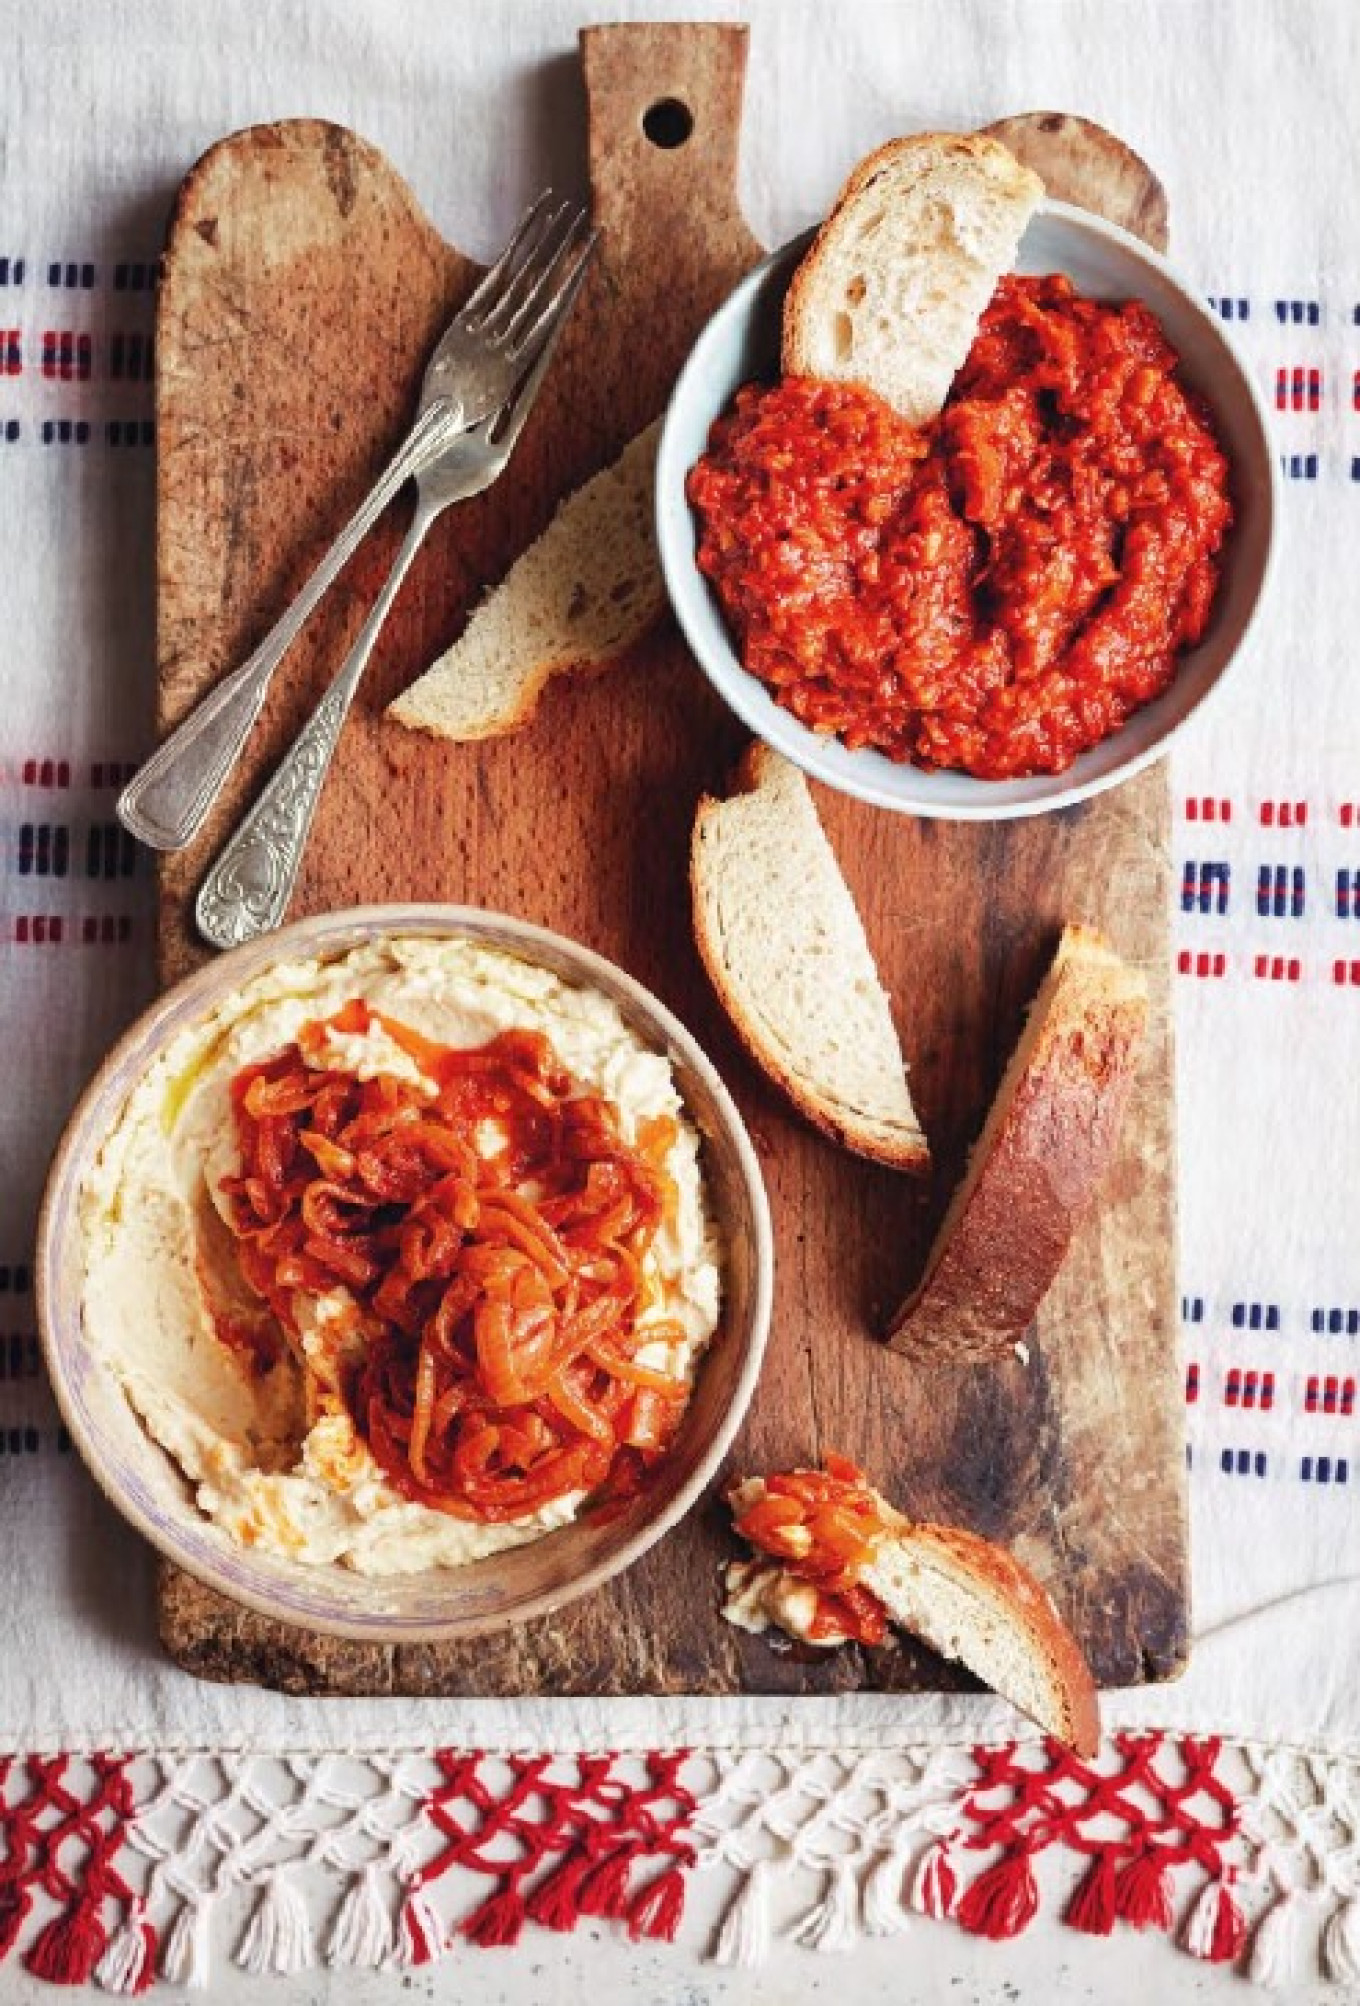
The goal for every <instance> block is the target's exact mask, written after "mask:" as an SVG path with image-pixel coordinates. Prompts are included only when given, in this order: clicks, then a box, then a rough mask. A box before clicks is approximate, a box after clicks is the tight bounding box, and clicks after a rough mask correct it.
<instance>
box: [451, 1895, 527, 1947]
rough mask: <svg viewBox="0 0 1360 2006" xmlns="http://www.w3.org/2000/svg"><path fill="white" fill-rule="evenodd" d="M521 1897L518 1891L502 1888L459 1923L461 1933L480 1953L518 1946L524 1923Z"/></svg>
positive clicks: (522, 1899) (522, 1898)
mask: <svg viewBox="0 0 1360 2006" xmlns="http://www.w3.org/2000/svg"><path fill="white" fill-rule="evenodd" d="M525 1920H526V1917H525V1910H524V1897H523V1895H521V1893H520V1891H519V1889H518V1888H514V1887H511V1888H502V1889H501V1891H500V1893H499V1894H494V1895H491V1896H490V1897H489V1898H488V1899H487V1900H486V1901H484V1902H483V1903H482V1905H481V1907H480V1908H476V1909H474V1910H473V1911H472V1914H471V1915H470V1916H469V1917H468V1918H467V1920H466V1922H465V1923H464V1924H463V1926H462V1927H463V1934H464V1936H465V1937H467V1939H468V1941H469V1942H470V1943H475V1944H478V1945H479V1946H480V1947H481V1949H483V1950H498V1949H500V1948H501V1947H502V1946H505V1947H506V1948H508V1947H509V1946H510V1945H511V1944H512V1943H518V1942H519V1939H520V1933H521V1931H522V1930H523V1928H524V1924H525Z"/></svg>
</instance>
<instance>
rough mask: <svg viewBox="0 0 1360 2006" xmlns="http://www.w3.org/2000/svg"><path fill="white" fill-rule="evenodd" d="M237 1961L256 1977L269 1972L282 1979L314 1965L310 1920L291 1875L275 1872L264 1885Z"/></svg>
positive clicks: (237, 1954) (237, 1953)
mask: <svg viewBox="0 0 1360 2006" xmlns="http://www.w3.org/2000/svg"><path fill="white" fill-rule="evenodd" d="M236 1962H237V1963H238V1964H239V1965H240V1966H241V1967H242V1969H243V1970H245V1971H249V1972H251V1973H252V1974H253V1975H254V1976H255V1977H257V1978H261V1977H263V1976H264V1975H265V1973H266V1972H270V1971H277V1972H280V1973H282V1974H283V1975H285V1976H286V1975H288V1974H289V1973H291V1972H295V1971H305V1970H306V1969H307V1967H308V1966H309V1965H310V1964H313V1963H314V1962H315V1951H314V1948H313V1944H312V1923H311V1917H310V1916H309V1915H308V1913H307V1903H306V1901H305V1900H304V1899H303V1896H302V1894H301V1892H300V1891H299V1889H298V1887H297V1886H296V1884H295V1882H294V1880H293V1877H292V1875H291V1874H288V1873H285V1872H284V1871H283V1870H282V1869H278V1870H276V1871H275V1872H274V1873H272V1874H271V1875H270V1877H269V1879H268V1880H267V1881H266V1882H265V1885H264V1892H263V1894H262V1895H261V1896H260V1899H259V1901H258V1902H257V1903H256V1905H255V1913H254V1914H253V1915H252V1916H251V1918H250V1922H249V1924H248V1926H247V1928H246V1933H245V1935H244V1936H243V1937H242V1938H241V1944H240V1948H239V1949H238V1950H237V1952H236Z"/></svg>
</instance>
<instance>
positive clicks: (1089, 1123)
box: [888, 926, 1148, 1364]
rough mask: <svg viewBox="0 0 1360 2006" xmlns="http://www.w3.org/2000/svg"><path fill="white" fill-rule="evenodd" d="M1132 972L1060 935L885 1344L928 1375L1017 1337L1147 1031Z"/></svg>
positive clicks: (1087, 935)
mask: <svg viewBox="0 0 1360 2006" xmlns="http://www.w3.org/2000/svg"><path fill="white" fill-rule="evenodd" d="M1147 1009H1148V991H1147V983H1146V981H1145V979H1144V977H1143V976H1142V975H1141V973H1140V972H1139V971H1138V970H1137V969H1135V968H1131V967H1130V966H1129V965H1128V963H1127V962H1124V961H1121V960H1120V958H1119V956H1118V955H1117V954H1116V953H1115V951H1114V949H1113V948H1112V947H1111V946H1110V945H1109V942H1108V941H1106V940H1104V939H1102V937H1101V936H1100V934H1098V933H1096V932H1094V931H1093V930H1092V929H1091V928H1090V927H1085V926H1068V927H1066V928H1064V930H1063V935H1062V939H1061V940H1060V941H1059V943H1058V951H1057V954H1056V955H1055V956H1054V959H1053V964H1052V966H1051V968H1050V969H1049V971H1048V974H1047V975H1046V976H1045V978H1044V981H1043V984H1042V986H1041V987H1040V989H1039V993H1038V995H1037V996H1036V997H1035V999H1034V1001H1033V1003H1032V1004H1031V1005H1030V1010H1029V1017H1028V1020H1027V1022H1026V1024H1025V1028H1024V1030H1023V1032H1022V1033H1021V1035H1020V1039H1019V1042H1018V1044H1017V1045H1016V1048H1015V1050H1014V1052H1013V1053H1012V1054H1011V1058H1010V1061H1009V1063H1008V1065H1007V1067H1006V1071H1005V1073H1004V1074H1003V1076H1002V1080H1001V1085H1000V1087H999V1088H998V1089H997V1094H996V1098H995V1100H994V1101H993V1103H992V1108H991V1112H990V1113H989V1114H988V1116H987V1120H986V1124H985V1125H984V1127H983V1130H982V1134H981V1135H980V1136H979V1138H978V1140H977V1142H976V1143H975V1144H974V1147H973V1153H972V1156H971V1157H970V1159H969V1163H968V1169H967V1172H966V1173H965V1175H964V1177H963V1180H962V1182H961V1183H960V1185H959V1187H958V1189H957V1191H956V1192H955V1193H954V1196H953V1198H952V1199H951V1201H950V1205H949V1209H948V1211H947V1212H946V1213H945V1216H944V1219H943V1221H942V1223H941V1226H940V1229H939V1232H938V1233H937V1234H936V1236H935V1240H934V1244H933V1245H932V1247H931V1249H930V1253H929V1256H928V1257H927V1260H926V1266H925V1273H924V1275H923V1276H922V1278H921V1282H920V1284H919V1286H918V1287H917V1288H916V1289H915V1290H914V1291H913V1293H912V1294H911V1295H910V1296H909V1297H908V1298H907V1301H906V1302H905V1303H904V1304H903V1306H902V1308H901V1310H900V1311H899V1312H898V1314H897V1316H896V1317H895V1318H894V1320H893V1323H892V1325H891V1328H890V1329H889V1331H888V1342H889V1343H890V1344H891V1345H893V1346H894V1347H895V1348H896V1349H897V1350H900V1351H905V1352H909V1353H910V1354H911V1355H912V1356H913V1357H916V1358H919V1359H921V1360H922V1361H923V1362H930V1363H950V1364H953V1363H967V1364H974V1363H981V1362H986V1361H988V1360H992V1359H998V1358H1002V1357H1005V1356H1007V1355H1008V1354H1009V1353H1010V1352H1011V1351H1012V1350H1013V1349H1014V1347H1015V1346H1016V1345H1017V1344H1018V1343H1019V1342H1020V1340H1021V1339H1022V1338H1023V1337H1024V1334H1025V1332H1026V1331H1027V1330H1028V1328H1029V1326H1030V1324H1031V1323H1032V1322H1033V1321H1034V1317H1035V1315H1036V1313H1037V1312H1038V1308H1039V1305H1040V1303H1041V1302H1042V1301H1043V1299H1044V1296H1045V1295H1046V1294H1047V1292H1048V1289H1049V1287H1050V1286H1051V1284H1052V1282H1053V1280H1054V1277H1055V1276H1056V1275H1057V1272H1058V1270H1059V1268H1060V1267H1061V1266H1062V1262H1063V1258H1064V1256H1065V1255H1066V1253H1067V1249H1068V1246H1069V1245H1070V1243H1071V1240H1072V1235H1073V1233H1074V1232H1075V1231H1076V1229H1077V1226H1078V1224H1079V1223H1080V1220H1081V1218H1082V1215H1083V1214H1084V1213H1085V1211H1086V1209H1087V1207H1088V1206H1089V1204H1090V1203H1091V1200H1092V1198H1093V1197H1094V1195H1095V1193H1096V1191H1097V1189H1098V1187H1099V1185H1100V1182H1101V1179H1102V1178H1103V1176H1104V1175H1105V1171H1106V1169H1107V1168H1108V1166H1109V1163H1110V1159H1111V1158H1112V1156H1113V1155H1114V1151H1115V1145H1116V1143H1117V1141H1118V1139H1119V1128H1120V1123H1121V1121H1122V1119H1123V1114H1124V1107H1125V1103H1126V1102H1127V1100H1128V1095H1129V1089H1130V1087H1131V1086H1132V1083H1133V1077H1134V1073H1135V1071H1136V1068H1137V1063H1138V1055H1139V1051H1140V1049H1141V1046H1142V1041H1143V1033H1144V1030H1145V1028H1146V1024H1147Z"/></svg>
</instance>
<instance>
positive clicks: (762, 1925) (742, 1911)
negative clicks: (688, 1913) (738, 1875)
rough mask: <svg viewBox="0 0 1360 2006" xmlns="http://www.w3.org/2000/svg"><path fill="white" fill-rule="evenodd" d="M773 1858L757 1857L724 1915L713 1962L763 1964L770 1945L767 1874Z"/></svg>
mask: <svg viewBox="0 0 1360 2006" xmlns="http://www.w3.org/2000/svg"><path fill="white" fill-rule="evenodd" d="M775 1871H776V1866H775V1862H774V1861H773V1860H757V1861H756V1862H755V1865H754V1866H753V1867H752V1868H751V1869H750V1871H749V1873H748V1874H747V1876H746V1880H745V1882H744V1883H743V1885H742V1886H741V1887H740V1888H739V1889H738V1890H737V1894H736V1896H735V1898H734V1900H733V1901H732V1903H731V1906H730V1907H729V1908H728V1911H727V1914H726V1915H725V1916H724V1917H723V1925H722V1928H721V1929H720V1930H719V1931H718V1940H717V1942H716V1943H715V1944H714V1946H713V1962H714V1963H715V1964H734V1965H736V1966H737V1967H738V1968H739V1969H740V1970H743V1971H748V1970H750V1969H752V1968H753V1967H754V1966H755V1965H757V1964H763V1963H764V1961H765V1958H766V1956H767V1955H768V1954H769V1948H770V1890H769V1882H770V1876H771V1875H772V1874H773V1873H774V1872H775Z"/></svg>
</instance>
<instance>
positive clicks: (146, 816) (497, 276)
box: [118, 189, 593, 850]
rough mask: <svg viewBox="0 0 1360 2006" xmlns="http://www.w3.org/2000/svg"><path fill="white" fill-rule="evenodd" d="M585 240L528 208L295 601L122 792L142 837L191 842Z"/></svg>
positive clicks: (481, 411)
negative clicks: (256, 730)
mask: <svg viewBox="0 0 1360 2006" xmlns="http://www.w3.org/2000/svg"><path fill="white" fill-rule="evenodd" d="M589 241H590V242H593V238H590V239H589ZM583 247H584V248H588V242H587V231H586V217H585V212H584V210H582V209H579V208H577V207H575V206H574V205H572V204H570V203H567V202H563V203H560V204H558V203H556V202H555V200H554V197H553V192H552V190H551V189H548V190H546V191H545V192H544V193H543V194H542V195H540V196H539V198H538V200H537V201H536V202H534V203H533V204H531V206H530V207H529V208H528V209H527V210H526V211H525V213H524V215H523V216H522V217H521V218H520V221H519V224H518V226H517V227H516V230H515V233H514V235H513V236H512V237H511V239H510V242H509V243H508V244H507V245H506V247H505V249H504V251H503V252H502V253H501V255H500V257H499V258H498V259H497V260H496V262H495V264H494V265H493V266H492V267H491V269H490V270H489V271H488V272H487V273H486V274H485V276H484V277H483V279H482V281H481V283H480V284H479V285H478V287H477V289H476V291H475V292H473V293H472V294H471V296H470V297H469V298H468V299H467V300H466V301H465V303H464V304H463V306H462V307H461V308H460V310H459V312H458V313H457V314H456V315H455V317H454V319H453V320H452V321H451V322H450V323H449V326H448V327H447V328H446V329H445V331H444V334H443V336H442V337H441V339H440V342H439V345H438V347H437V348H436V349H435V351H434V354H433V356H432V357H431V358H430V362H429V365H428V367H427V368H426V371H425V377H424V380H423V382H422V384H421V390H420V405H419V409H418V412H417V416H416V420H415V423H414V424H413V425H412V427H411V430H410V431H409V432H408V433H407V435H406V437H405V438H404V439H403V440H402V442H401V445H400V446H399V447H398V448H397V451H396V453H395V454H394V455H393V457H392V459H391V461H390V462H389V463H388V465H387V467H386V468H385V469H384V471H383V472H382V473H381V474H380V475H379V477H378V479H377V481H376V482H375V483H374V485H373V487H372V488H371V489H370V491H369V493H368V494H367V495H366V496H365V498H364V500H363V501H362V502H361V503H360V505H359V507H358V508H357V509H356V511H355V513H354V514H353V516H352V517H351V518H350V520H349V521H348V522H347V523H346V524H345V527H344V528H343V529H342V530H341V532H340V534H339V535H338V536H337V538H336V539H335V542H334V543H333V544H332V545H331V547H330V549H329V550H328V551H327V552H326V555H325V556H324V557H323V558H322V560H321V562H320V563H319V564H318V565H317V567H316V570H315V571H314V572H313V573H312V575H311V577H310V578H309V579H308V580H307V583H306V584H305V585H304V586H303V588H302V590H301V592H299V594H298V596H297V598H296V599H294V601H293V602H292V604H291V605H290V606H289V607H288V608H287V610H286V611H285V612H284V614H283V615H282V617H281V618H280V619H279V620H278V621H277V622H276V623H275V625H274V626H273V627H272V628H271V629H270V631H269V632H268V633H267V634H266V635H265V637H264V639H263V640H262V641H261V642H260V645H259V646H258V648H256V650H255V652H254V653H253V654H252V655H251V656H250V658H249V660H248V661H245V662H243V663H242V664H241V666H240V668H239V669H236V670H234V671H233V672H232V674H231V675H229V676H227V677H226V678H225V679H224V680H223V681H222V682H221V683H219V684H218V685H217V687H216V688H215V689H214V690H212V691H210V692H209V694H208V695H207V696H206V697H205V698H204V699H203V701H202V703H200V704H199V705H198V706H197V707H196V708H195V709H194V710H193V711H191V712H190V714H189V716H188V717H187V718H185V720H184V722H183V723H182V724H181V725H179V726H178V727H177V728H176V729H175V730H174V731H173V732H171V734H170V736H169V737H168V738H167V739H166V740H165V742H164V744H163V745H161V746H160V747H159V748H158V750H157V751H155V752H154V753H153V754H152V755H151V757H150V759H148V760H147V761H146V763H145V765H144V766H142V767H141V768H140V769H139V771H138V772H137V773H135V774H134V775H133V777H132V779H131V780H130V781H129V782H128V784H127V786H126V787H125V788H124V790H123V792H122V794H121V795H120V797H119V800H118V816H119V819H120V821H121V822H122V823H123V826H124V827H125V828H126V829H128V830H130V831H131V833H132V834H133V835H134V836H136V837H138V838H139V839H140V840H141V841H142V842H143V843H147V844H149V845H150V847H151V848H152V849H153V850H182V849H184V848H185V847H186V845H187V844H189V843H191V842H192V841H193V839H194V837H195V836H196V835H197V833H198V831H199V829H200V828H201V827H202V826H203V822H204V819H205V817H206V816H207V814H208V811H209V809H210V808H211V807H212V804H213V802H214V801H215V800H216V799H217V797H218V795H219V794H220V793H221V791H222V787H223V785H224V783H225V781H226V778H227V775H228V774H229V773H230V772H231V769H232V767H233V766H234V765H235V764H236V761H237V759H238V758H239V756H240V753H241V749H242V747H243V746H244V744H245V741H246V738H247V736H248V735H249V733H250V729H251V726H252V725H253V724H254V722H255V720H256V718H257V717H258V716H259V714H260V710H261V708H262V706H263V704H264V699H265V693H266V691H267V690H268V688H269V684H270V680H271V678H272V677H273V674H274V671H275V669H276V668H277V667H278V665H279V663H280V661H281V660H282V659H283V657H284V655H285V654H286V653H287V651H288V649H289V648H290V647H291V646H292V644H293V642H294V641H295V640H296V638H297V636H298V634H299V632H300V631H301V629H302V627H303V625H304V624H305V622H306V621H307V620H308V618H309V617H310V616H311V614H312V612H313V611H314V610H315V608H316V605H317V603H318V601H319V600H320V599H321V597H322V595H323V594H324V593H325V592H326V590H327V589H328V587H329V586H330V585H331V584H332V583H333V582H334V580H335V578H336V577H337V576H338V575H339V573H340V571H341V570H342V569H343V568H344V566H345V564H346V563H347V562H348V561H349V558H350V557H351V556H352V554H353V552H354V550H355V548H356V547H357V545H358V544H359V543H360V542H361V541H362V539H363V538H364V537H365V536H366V535H367V534H368V531H369V530H370V529H371V528H372V527H373V525H374V523H375V522H376V521H377V519H378V517H379V516H380V515H381V514H382V512H383V510H384V509H385V508H386V507H387V504H388V503H389V502H390V501H391V500H392V499H393V497H394V496H395V495H396V493H397V491H398V490H399V489H400V488H402V487H404V485H405V484H406V482H407V481H408V480H409V479H410V478H411V476H412V475H413V474H419V473H420V471H421V469H422V468H424V467H427V466H429V465H430V464H431V463H432V462H433V461H434V460H436V459H437V458H438V457H439V456H440V455H441V454H442V453H443V452H444V451H445V449H446V448H447V447H448V445H449V444H450V442H451V441H452V440H453V439H455V438H456V437H457V436H458V434H459V433H460V432H462V431H464V430H466V428H467V427H469V426H471V425H476V424H479V423H481V422H482V421H484V420H485V419H488V418H490V417H492V416H493V415H494V414H495V413H496V412H497V411H499V410H501V408H502V407H503V406H504V405H505V403H506V401H507V399H508V398H509V397H510V396H511V395H512V393H513V392H514V390H515V387H516V385H517V384H518V383H519V382H520V381H521V379H522V378H523V376H524V375H525V373H526V371H527V370H529V369H530V368H531V367H532V366H533V363H534V361H535V358H536V357H537V356H538V355H539V354H540V352H541V351H542V350H544V349H545V348H546V347H550V346H551V342H552V338H553V336H554V334H555V332H556V330H557V328H558V327H559V326H560V325H561V317H562V312H563V310H564V307H565V306H566V305H567V304H569V303H570V299H571V297H574V294H575V287H576V281H577V279H578V278H579V274H580V269H581V267H580V265H579V264H577V263H572V260H573V258H574V257H577V256H578V255H579V254H581V253H582V251H583ZM427 527H428V525H427ZM408 561H409V559H408Z"/></svg>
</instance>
